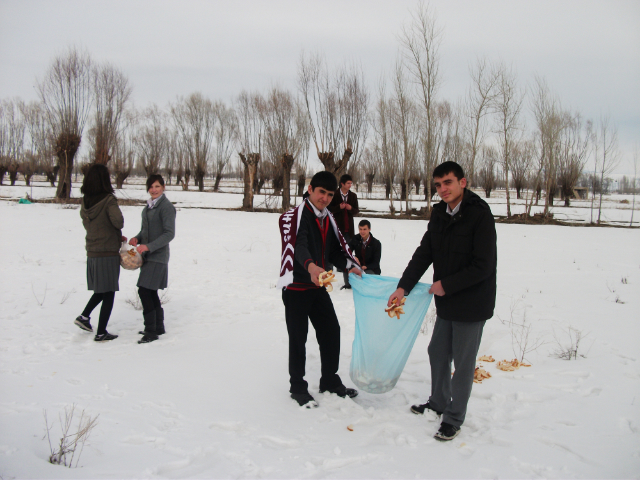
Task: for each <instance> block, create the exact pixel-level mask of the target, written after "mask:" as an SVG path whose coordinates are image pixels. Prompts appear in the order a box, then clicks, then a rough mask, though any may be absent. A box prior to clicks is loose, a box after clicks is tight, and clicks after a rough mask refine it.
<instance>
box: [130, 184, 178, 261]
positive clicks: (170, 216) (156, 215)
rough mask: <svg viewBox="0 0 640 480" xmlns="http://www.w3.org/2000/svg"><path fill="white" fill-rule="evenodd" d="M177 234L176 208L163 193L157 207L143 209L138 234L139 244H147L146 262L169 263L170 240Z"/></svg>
mask: <svg viewBox="0 0 640 480" xmlns="http://www.w3.org/2000/svg"><path fill="white" fill-rule="evenodd" d="M175 235H176V209H175V207H174V206H173V205H172V204H171V202H170V201H169V199H168V198H167V197H166V196H165V195H162V197H160V200H158V203H156V205H155V207H153V208H149V207H148V206H146V207H144V210H142V230H140V233H138V234H137V235H136V238H137V239H138V244H139V245H146V246H147V248H149V251H148V252H146V253H145V262H157V263H165V264H166V263H169V242H170V241H171V240H173V237H175Z"/></svg>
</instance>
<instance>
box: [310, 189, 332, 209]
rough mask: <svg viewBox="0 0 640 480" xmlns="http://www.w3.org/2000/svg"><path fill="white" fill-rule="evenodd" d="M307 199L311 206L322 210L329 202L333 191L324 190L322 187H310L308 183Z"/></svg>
mask: <svg viewBox="0 0 640 480" xmlns="http://www.w3.org/2000/svg"><path fill="white" fill-rule="evenodd" d="M308 191H309V201H310V202H311V203H313V206H314V207H316V208H317V209H318V210H321V211H322V210H324V209H325V208H327V206H328V205H329V204H330V203H331V199H332V198H333V193H334V192H330V191H329V190H325V189H324V188H322V187H316V188H315V189H314V188H311V185H309V190H308Z"/></svg>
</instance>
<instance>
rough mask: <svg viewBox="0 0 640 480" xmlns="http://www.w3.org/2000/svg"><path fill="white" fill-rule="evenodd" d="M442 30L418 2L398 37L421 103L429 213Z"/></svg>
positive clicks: (422, 4)
mask: <svg viewBox="0 0 640 480" xmlns="http://www.w3.org/2000/svg"><path fill="white" fill-rule="evenodd" d="M441 42H442V29H441V28H440V27H439V26H438V24H437V19H436V15H435V12H433V11H432V10H431V9H430V8H429V5H428V4H425V3H424V2H420V3H419V5H418V7H417V8H416V11H415V12H413V14H412V17H411V22H410V23H409V24H408V25H405V26H404V27H403V29H402V33H401V34H400V45H401V47H402V52H403V56H404V62H405V65H406V66H407V68H408V70H409V73H410V75H411V76H412V78H413V80H414V81H415V82H416V84H417V86H418V90H419V95H420V98H421V101H422V106H423V109H424V117H425V122H426V124H425V128H426V132H425V134H424V137H423V145H422V151H423V161H424V168H423V172H424V173H425V174H426V175H427V176H428V180H427V181H425V197H426V200H427V208H428V209H429V211H430V210H431V178H430V174H431V172H432V171H433V169H434V167H435V163H436V152H435V121H434V120H435V119H434V113H435V112H434V103H435V100H436V94H437V92H438V89H439V87H440V85H441V83H442V77H441V74H440V43H441Z"/></svg>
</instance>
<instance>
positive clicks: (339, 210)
mask: <svg viewBox="0 0 640 480" xmlns="http://www.w3.org/2000/svg"><path fill="white" fill-rule="evenodd" d="M352 185H353V179H352V178H351V175H347V174H344V175H342V176H341V177H340V188H338V189H337V190H336V192H335V194H334V195H333V199H332V200H331V203H330V204H329V211H330V212H331V213H332V214H333V218H335V219H336V225H338V228H339V229H340V232H342V236H343V237H344V239H345V240H346V241H347V242H350V241H351V239H352V238H353V236H354V235H355V231H354V228H353V217H355V216H356V215H358V214H359V213H360V207H359V206H358V195H356V193H355V192H352V191H351V186H352ZM341 270H342V269H338V271H341ZM343 275H344V286H342V287H341V289H342V288H351V285H349V272H346V271H344V272H343Z"/></svg>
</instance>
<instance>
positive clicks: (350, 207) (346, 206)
mask: <svg viewBox="0 0 640 480" xmlns="http://www.w3.org/2000/svg"><path fill="white" fill-rule="evenodd" d="M344 208H346V209H347V210H351V209H352V208H353V207H352V206H351V205H349V204H348V203H345V204H344Z"/></svg>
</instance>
